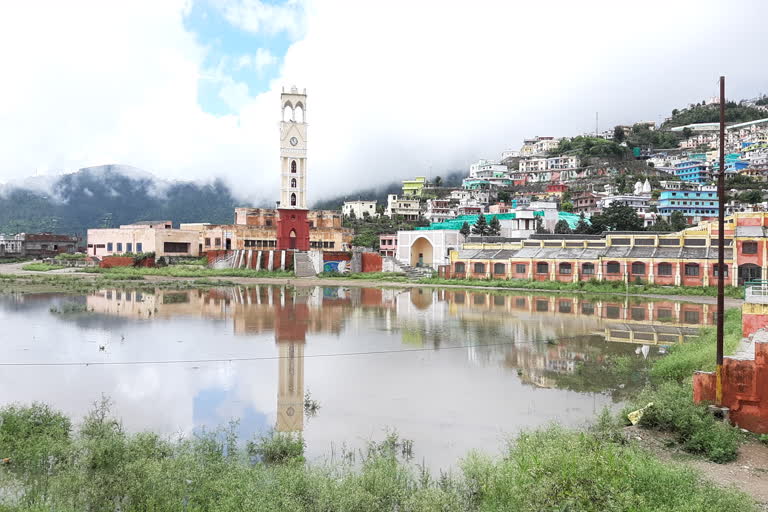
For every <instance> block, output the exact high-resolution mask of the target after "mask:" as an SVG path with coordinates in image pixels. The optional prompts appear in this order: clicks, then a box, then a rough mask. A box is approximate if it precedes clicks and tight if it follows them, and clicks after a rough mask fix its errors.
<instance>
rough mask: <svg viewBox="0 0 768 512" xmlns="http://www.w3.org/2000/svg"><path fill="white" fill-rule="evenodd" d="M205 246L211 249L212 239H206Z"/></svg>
mask: <svg viewBox="0 0 768 512" xmlns="http://www.w3.org/2000/svg"><path fill="white" fill-rule="evenodd" d="M205 246H206V247H210V246H211V239H210V238H206V239H205Z"/></svg>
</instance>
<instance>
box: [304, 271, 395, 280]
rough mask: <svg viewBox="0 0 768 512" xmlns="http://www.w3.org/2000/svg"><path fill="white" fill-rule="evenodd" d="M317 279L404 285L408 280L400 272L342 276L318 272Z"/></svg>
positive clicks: (360, 273)
mask: <svg viewBox="0 0 768 512" xmlns="http://www.w3.org/2000/svg"><path fill="white" fill-rule="evenodd" d="M317 277H320V278H323V279H350V280H355V279H360V280H363V281H388V282H395V283H406V282H408V278H407V277H406V276H405V274H403V273H401V272H365V273H363V272H358V273H354V274H342V273H341V272H320V273H319V274H317Z"/></svg>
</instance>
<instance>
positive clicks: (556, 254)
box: [439, 212, 768, 286]
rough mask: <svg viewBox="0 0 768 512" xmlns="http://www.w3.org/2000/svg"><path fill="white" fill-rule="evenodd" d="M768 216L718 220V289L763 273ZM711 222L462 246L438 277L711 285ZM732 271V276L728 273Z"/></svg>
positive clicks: (767, 262) (714, 232)
mask: <svg viewBox="0 0 768 512" xmlns="http://www.w3.org/2000/svg"><path fill="white" fill-rule="evenodd" d="M767 229H768V213H766V212H755V213H736V214H734V215H732V216H729V217H727V218H726V229H725V269H724V276H725V278H726V279H727V281H726V284H730V285H734V286H736V285H739V284H743V283H744V282H745V281H748V280H752V279H761V278H763V277H764V276H766V275H768V238H767V237H766V230H767ZM717 237H718V229H717V222H716V221H710V222H705V223H703V224H700V225H698V226H695V227H691V228H687V229H684V230H682V231H679V232H676V233H654V232H652V231H633V232H620V231H614V232H608V233H603V234H602V235H533V236H531V238H529V239H525V240H520V241H516V242H501V243H466V244H464V245H463V246H462V248H461V249H460V250H454V251H451V254H450V264H449V265H445V266H442V267H440V269H439V271H440V274H441V275H442V276H445V277H450V278H475V279H490V278H493V279H534V280H537V281H561V282H578V281H589V280H591V279H597V280H605V281H630V282H636V281H642V282H644V283H653V284H662V285H683V286H714V285H716V284H717V280H718V274H719V272H718V268H717V246H718V240H717ZM734 269H736V271H734Z"/></svg>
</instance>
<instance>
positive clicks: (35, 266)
mask: <svg viewBox="0 0 768 512" xmlns="http://www.w3.org/2000/svg"><path fill="white" fill-rule="evenodd" d="M62 268H66V267H64V266H62V265H50V264H48V263H29V264H28V265H24V266H23V267H21V270H28V271H32V272H48V271H50V270H61V269H62Z"/></svg>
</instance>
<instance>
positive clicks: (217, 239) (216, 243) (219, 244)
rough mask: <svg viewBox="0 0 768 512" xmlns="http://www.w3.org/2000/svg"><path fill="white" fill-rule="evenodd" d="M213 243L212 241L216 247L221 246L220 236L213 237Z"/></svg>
mask: <svg viewBox="0 0 768 512" xmlns="http://www.w3.org/2000/svg"><path fill="white" fill-rule="evenodd" d="M213 243H214V245H215V246H216V247H220V246H221V238H214V239H213Z"/></svg>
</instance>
